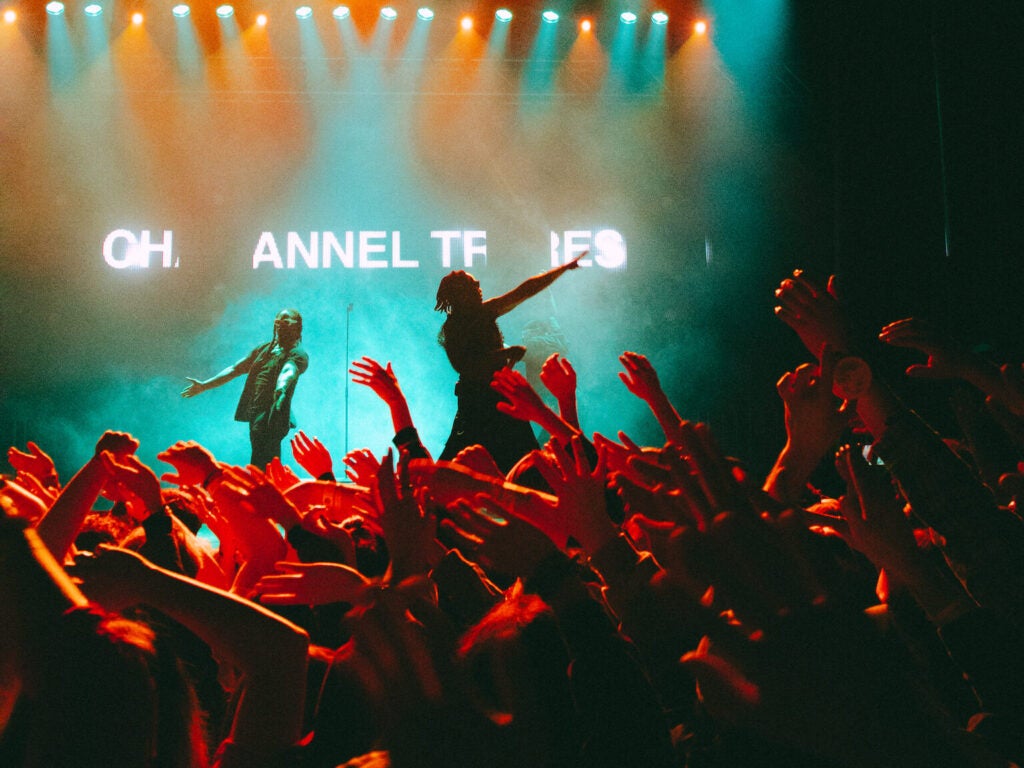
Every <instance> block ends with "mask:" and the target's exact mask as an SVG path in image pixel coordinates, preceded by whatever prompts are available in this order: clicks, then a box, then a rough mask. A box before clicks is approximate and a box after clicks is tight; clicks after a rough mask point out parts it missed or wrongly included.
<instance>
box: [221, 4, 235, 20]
mask: <svg viewBox="0 0 1024 768" xmlns="http://www.w3.org/2000/svg"><path fill="white" fill-rule="evenodd" d="M217 15H218V16H219V17H220V18H222V19H230V18H231V17H232V16H234V15H235V8H234V6H232V5H219V6H217Z"/></svg>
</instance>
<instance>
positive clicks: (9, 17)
mask: <svg viewBox="0 0 1024 768" xmlns="http://www.w3.org/2000/svg"><path fill="white" fill-rule="evenodd" d="M17 20H18V14H17V13H16V12H15V10H14V9H13V8H8V9H7V10H6V11H4V21H6V22H7V23H8V24H13V23H14V22H16V21H17Z"/></svg>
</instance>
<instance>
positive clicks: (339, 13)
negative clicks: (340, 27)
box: [331, 5, 351, 19]
mask: <svg viewBox="0 0 1024 768" xmlns="http://www.w3.org/2000/svg"><path fill="white" fill-rule="evenodd" d="M349 13H351V11H349V9H348V6H347V5H339V6H337V7H335V9H334V10H333V11H331V15H332V16H333V17H334V18H336V19H347V18H348V15H349Z"/></svg>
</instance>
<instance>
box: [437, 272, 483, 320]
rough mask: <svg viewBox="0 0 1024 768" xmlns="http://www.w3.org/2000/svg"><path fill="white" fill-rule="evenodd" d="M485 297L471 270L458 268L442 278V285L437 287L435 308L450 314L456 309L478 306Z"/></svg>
mask: <svg viewBox="0 0 1024 768" xmlns="http://www.w3.org/2000/svg"><path fill="white" fill-rule="evenodd" d="M483 298H484V294H483V291H481V290H480V282H479V281H478V280H477V279H476V278H475V277H473V276H472V275H471V274H469V272H466V271H464V270H461V269H457V270H455V271H454V272H449V273H448V274H447V275H445V276H444V277H443V278H442V279H441V285H439V286H438V287H437V304H436V305H435V306H434V309H435V310H437V311H438V312H446V313H447V314H449V315H450V314H451V313H452V311H453V310H456V309H464V308H467V307H473V306H478V305H479V304H480V303H481V302H482V301H483Z"/></svg>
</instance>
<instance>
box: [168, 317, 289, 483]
mask: <svg viewBox="0 0 1024 768" xmlns="http://www.w3.org/2000/svg"><path fill="white" fill-rule="evenodd" d="M301 341H302V315H300V314H299V313H298V312H297V311H296V310H294V309H285V310H282V311H281V312H279V313H278V315H277V317H276V318H274V338H273V340H271V341H268V342H267V343H266V344H261V345H260V346H258V347H256V348H255V349H253V351H252V352H250V353H249V354H248V355H247V356H246V357H244V358H242V359H241V360H239V361H238V362H237V363H235V364H234V365H232V366H230V367H228V368H225V369H224V370H223V371H221V372H220V373H218V374H217V375H216V376H214V377H213V378H211V379H207V380H206V381H199V380H198V379H193V378H188V377H186V378H188V381H189V385H188V386H187V387H185V389H183V390H182V392H181V396H182V397H195V396H196V395H198V394H199V393H200V392H205V391H206V390H208V389H213V388H214V387H219V386H220V385H221V384H224V383H226V382H228V381H231V379H233V378H235V377H236V376H240V375H242V374H243V373H245V374H248V375H247V376H246V379H245V386H244V387H243V388H242V396H241V397H240V398H239V400H238V407H237V408H236V409H235V421H247V422H249V442H250V443H251V444H252V458H251V459H250V463H252V464H254V465H255V466H257V467H259V468H260V469H265V468H266V466H267V463H268V462H269V461H270V460H271V459H273V458H274V457H275V456H280V455H281V441H282V440H283V439H284V436H285V435H287V434H288V430H289V429H291V428H292V427H293V426H295V425H294V423H292V420H291V403H292V395H293V394H294V393H295V385H296V384H297V383H298V381H299V376H300V375H301V374H302V373H303V372H304V371H305V370H306V368H307V367H308V366H309V355H307V354H306V350H304V349H303V348H302V344H301V343H300V342H301Z"/></svg>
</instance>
